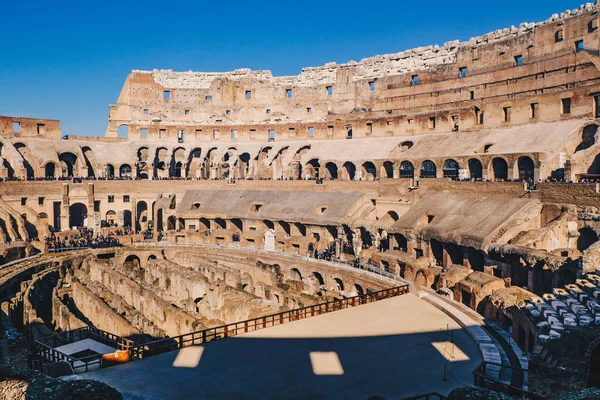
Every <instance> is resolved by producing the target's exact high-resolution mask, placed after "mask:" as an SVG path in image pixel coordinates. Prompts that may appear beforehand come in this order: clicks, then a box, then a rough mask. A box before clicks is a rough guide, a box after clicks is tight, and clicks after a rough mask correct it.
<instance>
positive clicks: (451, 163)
mask: <svg viewBox="0 0 600 400" xmlns="http://www.w3.org/2000/svg"><path fill="white" fill-rule="evenodd" d="M458 170H459V165H458V161H456V160H454V159H452V158H449V159H447V160H446V161H444V165H443V166H442V172H443V174H444V178H450V179H452V180H457V179H458Z"/></svg>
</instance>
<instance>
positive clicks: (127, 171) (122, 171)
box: [119, 164, 131, 178]
mask: <svg viewBox="0 0 600 400" xmlns="http://www.w3.org/2000/svg"><path fill="white" fill-rule="evenodd" d="M119 176H120V177H121V178H131V167H130V166H129V164H123V165H121V168H119Z"/></svg>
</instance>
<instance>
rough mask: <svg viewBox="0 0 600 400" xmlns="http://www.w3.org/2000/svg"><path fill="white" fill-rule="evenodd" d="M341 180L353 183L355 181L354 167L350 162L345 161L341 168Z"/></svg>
mask: <svg viewBox="0 0 600 400" xmlns="http://www.w3.org/2000/svg"><path fill="white" fill-rule="evenodd" d="M342 171H343V172H342V179H343V180H348V181H353V180H354V179H356V165H354V163H352V162H350V161H346V162H345V163H344V165H343V166H342Z"/></svg>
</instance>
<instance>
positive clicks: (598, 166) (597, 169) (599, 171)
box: [587, 154, 600, 178]
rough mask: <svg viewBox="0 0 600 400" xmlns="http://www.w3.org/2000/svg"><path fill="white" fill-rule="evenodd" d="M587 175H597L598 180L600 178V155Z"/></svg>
mask: <svg viewBox="0 0 600 400" xmlns="http://www.w3.org/2000/svg"><path fill="white" fill-rule="evenodd" d="M587 173H588V174H590V175H597V176H596V178H600V154H598V155H597V156H596V158H594V161H593V162H592V165H590V167H589V168H588V170H587Z"/></svg>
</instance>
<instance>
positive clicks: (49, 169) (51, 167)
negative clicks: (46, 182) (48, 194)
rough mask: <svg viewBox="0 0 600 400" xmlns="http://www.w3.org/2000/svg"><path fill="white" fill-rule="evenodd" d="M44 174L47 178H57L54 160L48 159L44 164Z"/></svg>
mask: <svg viewBox="0 0 600 400" xmlns="http://www.w3.org/2000/svg"><path fill="white" fill-rule="evenodd" d="M44 174H45V177H46V178H52V179H54V178H56V164H54V163H53V162H52V161H48V162H47V163H46V165H45V166H44Z"/></svg>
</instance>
